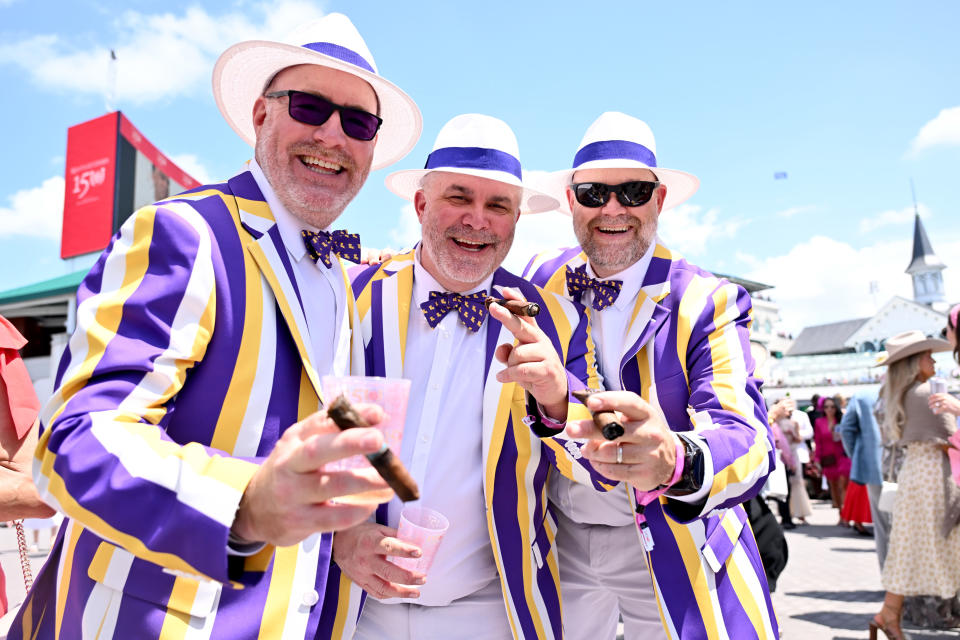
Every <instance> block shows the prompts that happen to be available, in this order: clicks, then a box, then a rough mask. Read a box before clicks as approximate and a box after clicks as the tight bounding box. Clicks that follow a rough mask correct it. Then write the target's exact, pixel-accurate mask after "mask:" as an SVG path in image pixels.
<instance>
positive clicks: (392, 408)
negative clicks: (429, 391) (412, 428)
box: [322, 376, 410, 504]
mask: <svg viewBox="0 0 960 640" xmlns="http://www.w3.org/2000/svg"><path fill="white" fill-rule="evenodd" d="M322 382H323V396H324V399H325V400H326V402H328V403H329V402H333V400H334V399H335V398H336V397H337V396H339V395H340V394H343V395H345V396H346V397H347V400H349V401H350V402H351V403H352V404H357V403H360V402H365V403H367V404H376V405H379V406H380V407H381V408H382V409H383V411H384V413H385V414H386V415H385V416H384V419H383V420H381V421H380V422H379V423H377V424H375V425H374V427H375V428H377V429H379V430H380V431H381V432H382V433H383V439H384V441H385V442H386V444H387V446H388V447H390V449H391V450H392V451H393V453H394V455H398V456H399V455H400V445H401V443H402V441H403V425H404V423H405V422H406V419H407V399H408V398H409V397H410V381H409V380H406V379H403V378H381V377H376V376H323V381H322ZM369 467H370V463H369V462H367V459H366V458H365V457H364V456H350V457H349V458H343V459H341V460H336V461H334V462H329V463H327V464H326V465H324V469H327V470H330V471H345V470H350V469H363V468H369ZM392 497H393V490H392V489H383V490H380V491H367V492H365V493H358V494H352V495H347V496H341V497H339V498H337V502H341V503H347V504H380V503H383V502H386V501H387V500H390V498H392Z"/></svg>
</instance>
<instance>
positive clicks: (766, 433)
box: [524, 244, 778, 640]
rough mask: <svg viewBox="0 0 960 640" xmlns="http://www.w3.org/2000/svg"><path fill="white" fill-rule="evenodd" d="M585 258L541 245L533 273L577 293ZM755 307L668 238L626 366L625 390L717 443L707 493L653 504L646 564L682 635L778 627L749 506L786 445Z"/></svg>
mask: <svg viewBox="0 0 960 640" xmlns="http://www.w3.org/2000/svg"><path fill="white" fill-rule="evenodd" d="M586 260H587V257H586V254H584V253H583V252H582V251H581V250H580V248H579V247H576V248H572V249H566V250H563V251H561V252H560V253H559V254H556V253H553V254H541V255H538V256H536V257H534V258H533V259H532V260H531V261H530V263H529V264H528V265H527V268H526V269H525V271H524V273H525V275H527V276H528V277H529V278H530V280H531V281H532V282H534V283H535V284H539V285H541V286H543V288H544V289H546V290H547V291H552V292H554V293H558V294H561V295H564V296H569V293H568V291H567V288H566V275H565V274H566V269H565V267H567V266H569V267H571V268H576V267H579V266H581V265H583V264H584V263H585V262H586ZM587 312H588V315H589V312H590V309H588V310H587ZM750 314H751V303H750V297H749V295H748V294H747V293H746V291H744V290H743V289H742V288H740V287H738V286H735V285H733V284H730V283H729V282H727V281H725V280H719V279H717V278H716V277H714V276H713V275H712V274H709V273H707V272H705V271H703V270H701V269H699V268H697V267H695V266H693V265H691V264H689V263H688V262H687V261H686V260H684V259H683V258H682V257H680V256H679V255H677V254H675V253H673V252H671V251H670V250H668V249H667V248H666V247H664V246H662V245H660V244H657V246H656V247H655V249H654V255H653V259H652V261H651V263H650V266H649V268H648V269H647V273H646V276H645V277H644V281H643V284H642V287H641V289H640V293H639V295H638V297H637V301H636V305H635V306H634V310H633V316H632V318H631V321H630V325H629V327H628V329H627V336H626V340H624V344H626V345H630V346H629V348H628V349H627V351H626V353H624V355H623V357H622V359H621V361H620V371H619V372H617V373H618V374H619V376H620V382H621V385H622V387H623V388H624V389H626V390H629V391H634V392H636V393H638V394H640V395H641V396H643V398H644V399H645V400H646V401H647V402H649V403H650V404H652V405H653V406H654V407H657V408H658V409H659V410H660V411H661V412H662V413H663V415H664V417H665V418H666V421H667V424H669V425H670V427H671V428H672V429H674V430H675V431H689V430H693V431H694V432H695V433H696V434H697V436H698V437H699V438H700V439H702V441H703V442H705V443H706V446H707V448H708V449H709V451H710V455H709V456H706V465H705V466H706V474H705V479H704V482H705V483H707V484H708V486H710V491H709V495H708V497H707V498H706V501H705V503H704V504H702V505H688V504H686V503H682V502H679V501H674V500H668V499H666V498H665V497H661V498H660V501H659V502H654V503H653V504H651V505H649V506H648V507H647V508H646V510H645V515H646V516H647V520H648V522H649V525H650V531H651V534H652V536H653V539H654V543H655V544H654V548H653V550H652V551H651V552H649V553H648V554H647V564H648V566H649V567H650V570H651V575H652V577H653V583H654V587H655V591H656V594H657V601H658V603H659V605H660V617H661V620H662V621H663V625H664V628H665V629H666V631H667V633H668V634H669V636H670V637H671V638H677V639H680V638H682V640H698V639H700V638H704V639H706V638H709V639H710V640H713V639H716V638H720V639H725V638H731V639H733V640H748V639H750V638H764V639H768V640H775V639H776V638H777V637H778V632H777V622H776V618H775V617H774V613H773V606H772V603H771V600H770V594H769V590H768V588H767V582H766V577H765V574H764V570H763V565H762V564H761V562H760V555H759V553H758V551H757V545H756V541H755V540H754V537H753V532H752V530H751V529H750V526H749V524H748V523H747V517H746V513H745V512H744V510H743V507H741V506H740V503H742V502H743V501H745V500H747V499H749V498H750V497H752V496H754V495H756V494H757V493H758V492H759V490H760V488H761V487H762V486H763V484H764V481H765V479H766V477H767V474H768V473H769V471H770V470H771V469H772V468H773V465H774V455H775V452H774V448H773V439H772V434H771V432H770V430H769V427H768V425H767V419H766V409H765V405H764V403H763V400H762V398H761V396H760V392H759V385H760V383H759V381H758V380H757V379H756V378H754V376H753V368H754V364H753V358H752V357H751V355H750V342H749V327H750V321H751V318H750ZM607 375H611V374H610V373H609V372H608V373H607ZM638 545H639V542H638ZM642 549H643V547H642V546H638V550H642Z"/></svg>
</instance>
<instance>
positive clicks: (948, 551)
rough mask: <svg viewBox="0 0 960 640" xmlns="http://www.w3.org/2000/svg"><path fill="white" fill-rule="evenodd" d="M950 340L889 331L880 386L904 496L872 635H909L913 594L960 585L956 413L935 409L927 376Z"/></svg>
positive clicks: (946, 593) (950, 592) (945, 591)
mask: <svg viewBox="0 0 960 640" xmlns="http://www.w3.org/2000/svg"><path fill="white" fill-rule="evenodd" d="M950 348H951V345H950V343H949V342H947V341H946V340H940V339H939V338H928V337H926V336H925V335H924V334H923V333H921V332H920V331H908V332H905V333H901V334H898V335H896V336H893V337H892V338H889V339H888V340H887V342H886V349H887V357H886V358H885V359H884V360H883V361H882V362H881V366H886V367H887V375H886V378H885V379H884V382H883V386H882V387H881V389H880V400H881V402H882V403H883V404H882V407H883V409H882V411H883V421H882V430H883V433H884V438H885V440H886V442H887V443H888V444H895V445H897V446H898V447H902V449H903V451H904V456H903V462H902V463H901V466H900V471H899V473H898V474H897V482H898V489H897V498H896V503H895V505H894V510H893V522H892V526H891V529H890V540H889V547H888V551H887V557H886V560H885V561H884V565H883V586H884V588H885V589H886V596H885V598H884V601H883V608H882V609H881V610H880V613H878V614H877V615H876V616H874V618H873V620H872V621H871V622H870V627H871V637H873V636H875V635H876V632H877V631H878V630H883V632H884V633H885V634H886V636H887V637H888V638H902V637H903V634H902V631H901V630H900V619H901V617H902V615H903V599H904V596H905V595H908V596H937V597H940V598H953V597H955V596H956V594H957V592H958V591H960V528H958V527H957V526H956V525H957V518H958V515H960V487H958V486H957V484H956V482H954V481H953V477H952V475H951V473H950V465H949V463H948V460H947V454H946V446H947V441H948V438H949V437H950V436H951V435H952V434H953V433H954V431H956V428H957V426H956V424H955V422H954V420H953V419H952V418H951V417H949V416H947V415H936V414H934V413H933V411H931V410H930V407H929V404H928V397H929V396H930V385H929V383H928V382H927V381H928V380H929V379H930V378H931V377H933V376H934V375H935V374H936V364H935V363H934V360H933V355H932V354H933V352H935V351H936V352H938V351H947V350H949V349H950Z"/></svg>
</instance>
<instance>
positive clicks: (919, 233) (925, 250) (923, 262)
mask: <svg viewBox="0 0 960 640" xmlns="http://www.w3.org/2000/svg"><path fill="white" fill-rule="evenodd" d="M930 269H936V270H938V271H940V270H943V269H946V265H945V264H943V261H942V260H940V258H938V257H937V254H935V253H934V252H933V247H932V246H931V245H930V239H929V238H928V237H927V232H926V230H925V229H924V228H923V222H921V221H920V214H919V213H917V214H914V217H913V257H912V258H911V259H910V266H909V267H907V273H909V274H910V275H913V274H915V273H918V272H920V271H929V270H930Z"/></svg>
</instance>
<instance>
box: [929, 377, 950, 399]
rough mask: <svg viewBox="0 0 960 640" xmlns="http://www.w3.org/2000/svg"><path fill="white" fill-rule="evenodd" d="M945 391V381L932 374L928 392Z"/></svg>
mask: <svg viewBox="0 0 960 640" xmlns="http://www.w3.org/2000/svg"><path fill="white" fill-rule="evenodd" d="M946 392H947V381H946V380H944V379H943V378H941V377H939V376H934V377H932V378H930V394H931V395H932V394H934V393H946Z"/></svg>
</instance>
